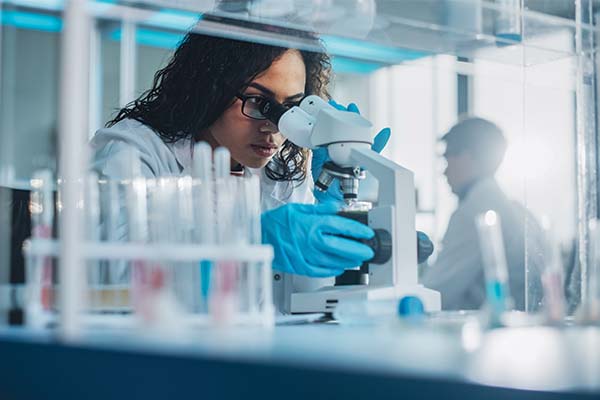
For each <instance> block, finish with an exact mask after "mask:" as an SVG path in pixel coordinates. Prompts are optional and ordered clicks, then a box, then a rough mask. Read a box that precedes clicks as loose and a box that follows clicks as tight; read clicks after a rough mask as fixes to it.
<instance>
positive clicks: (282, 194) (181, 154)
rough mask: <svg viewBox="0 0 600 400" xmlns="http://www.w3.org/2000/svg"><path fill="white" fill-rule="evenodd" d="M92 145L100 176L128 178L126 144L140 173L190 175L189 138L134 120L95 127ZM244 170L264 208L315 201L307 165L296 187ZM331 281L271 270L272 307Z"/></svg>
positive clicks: (286, 303) (123, 274) (286, 305)
mask: <svg viewBox="0 0 600 400" xmlns="http://www.w3.org/2000/svg"><path fill="white" fill-rule="evenodd" d="M91 147H92V169H93V170H95V171H96V172H98V173H99V174H100V176H104V177H108V178H112V179H122V178H128V176H127V171H128V162H127V152H126V151H125V150H126V149H127V148H129V147H134V148H136V149H137V150H138V152H139V154H140V158H141V161H142V175H143V176H144V177H146V178H156V177H161V176H179V175H191V168H192V149H193V146H192V143H191V141H190V140H181V141H178V142H176V143H169V144H166V143H164V142H163V141H162V139H161V138H160V137H159V136H158V135H157V134H156V133H155V132H154V131H153V130H152V129H150V128H149V127H147V126H146V125H144V124H142V123H140V122H139V121H136V120H132V119H126V120H122V121H119V122H118V123H117V124H115V125H114V126H112V127H110V128H103V129H100V130H98V132H96V135H95V136H94V138H93V139H92V141H91ZM245 174H246V175H250V174H258V176H259V178H260V190H261V207H262V211H263V212H264V211H267V210H270V209H273V208H276V207H279V206H281V205H283V204H286V203H308V204H312V203H314V201H315V199H314V197H313V193H312V191H313V179H312V175H311V173H310V165H309V166H308V174H307V177H306V180H305V181H304V182H303V183H302V184H301V185H300V186H296V187H294V183H292V182H276V181H273V180H271V179H269V178H268V177H267V176H266V175H265V172H264V168H260V169H250V168H246V169H245ZM296 184H297V183H296ZM125 225H126V224H125V222H124V221H123V226H122V227H120V228H121V229H122V232H123V235H122V237H124V236H125V232H126V226H125ZM113 275H114V273H113ZM119 275H120V278H119V279H121V280H124V279H126V276H127V274H126V271H125V270H124V269H123V270H122V271H121V273H120V274H119ZM333 281H334V279H333V278H324V279H323V278H310V277H306V276H301V275H294V274H286V273H283V272H279V271H273V301H274V303H275V307H276V308H277V310H278V311H279V312H281V313H287V312H288V311H289V309H290V308H289V300H290V297H291V293H293V292H304V291H309V290H316V289H318V288H319V287H322V286H327V285H332V284H333Z"/></svg>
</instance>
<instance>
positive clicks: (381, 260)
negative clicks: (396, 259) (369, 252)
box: [363, 229, 392, 264]
mask: <svg viewBox="0 0 600 400" xmlns="http://www.w3.org/2000/svg"><path fill="white" fill-rule="evenodd" d="M374 231H375V236H373V237H372V238H371V239H368V240H364V241H363V242H364V243H365V244H366V245H367V246H369V247H370V248H372V249H373V252H374V253H375V256H374V257H373V258H372V259H370V260H368V261H367V262H368V263H369V264H385V263H386V262H388V261H389V259H390V258H392V235H391V234H390V233H389V232H388V231H386V230H385V229H375V230H374Z"/></svg>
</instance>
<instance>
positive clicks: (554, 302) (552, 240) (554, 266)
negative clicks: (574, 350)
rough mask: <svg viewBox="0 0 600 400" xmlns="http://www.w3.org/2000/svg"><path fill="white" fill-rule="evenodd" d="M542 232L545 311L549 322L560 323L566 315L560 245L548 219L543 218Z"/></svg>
mask: <svg viewBox="0 0 600 400" xmlns="http://www.w3.org/2000/svg"><path fill="white" fill-rule="evenodd" d="M542 230H543V237H544V270H543V271H542V288H543V291H544V311H545V313H546V317H547V319H548V321H550V322H554V323H560V322H562V321H563V320H564V318H565V313H566V302H565V295H564V286H563V285H564V274H563V263H562V257H561V253H560V244H559V242H558V240H557V239H556V236H555V235H554V233H553V232H552V224H551V223H550V220H549V219H548V218H547V217H544V218H542Z"/></svg>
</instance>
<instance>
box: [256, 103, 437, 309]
mask: <svg viewBox="0 0 600 400" xmlns="http://www.w3.org/2000/svg"><path fill="white" fill-rule="evenodd" d="M261 111H262V113H263V115H265V116H266V117H267V118H268V119H269V120H271V121H272V122H273V123H275V124H276V125H277V126H278V128H279V131H280V132H281V133H282V134H283V135H284V136H286V137H287V138H288V140H290V141H292V143H294V144H296V145H298V146H300V147H306V148H310V149H315V148H318V147H326V148H327V151H328V153H329V157H330V158H331V161H330V162H327V163H325V165H324V166H323V171H322V172H321V174H320V176H319V177H318V179H317V181H316V183H315V186H316V188H317V190H322V191H326V190H327V189H328V188H329V186H330V185H331V184H335V183H337V182H336V180H337V181H339V185H340V188H341V191H342V193H343V196H344V202H345V203H346V207H344V211H342V212H341V213H340V215H342V216H345V217H349V218H353V219H356V220H358V221H359V222H362V223H365V224H367V225H369V226H370V227H371V228H372V229H373V230H374V231H375V237H374V238H373V239H372V240H371V241H369V243H367V244H368V245H370V246H371V247H372V248H373V250H374V252H375V257H374V258H373V259H372V260H369V261H368V262H367V263H365V264H363V265H362V266H360V268H359V269H353V270H347V271H346V272H345V273H344V274H342V275H341V276H339V277H338V278H336V284H335V285H334V286H329V287H324V288H321V289H319V290H317V291H312V292H300V293H293V294H292V298H291V302H290V307H291V310H290V311H291V312H292V313H313V312H324V313H332V312H333V311H334V310H335V308H336V306H337V305H338V304H340V303H342V302H346V301H369V300H393V299H400V298H402V297H404V296H416V297H418V298H419V299H420V300H421V301H422V302H423V304H424V306H425V309H426V310H427V311H439V310H440V305H441V299H440V294H439V293H438V292H436V291H434V290H431V289H427V288H425V287H423V286H422V285H420V284H419V283H418V269H417V242H416V240H417V239H416V234H415V232H416V230H415V212H416V206H415V187H414V176H413V173H412V171H410V170H408V169H406V168H403V167H402V166H400V165H398V164H396V163H394V162H393V161H391V160H389V159H387V158H385V157H383V156H382V155H380V154H378V153H377V152H375V151H373V150H371V145H372V144H373V134H372V124H371V123H370V122H369V121H368V120H366V119H365V118H364V117H362V116H360V115H359V114H357V113H353V112H348V111H343V110H338V109H336V108H335V107H333V106H332V105H330V104H329V103H327V102H326V101H325V100H323V99H321V98H320V97H318V96H314V95H312V96H307V97H306V98H304V99H303V100H302V101H301V102H300V104H299V105H298V106H294V107H292V108H289V109H288V108H287V107H285V106H283V105H281V104H279V103H278V102H277V101H275V100H269V101H266V102H265V103H264V104H263V105H262V108H261ZM365 170H366V171H368V172H369V173H370V174H371V175H372V176H373V177H374V178H376V179H377V181H378V182H379V185H378V186H379V189H378V196H377V203H376V205H375V206H374V207H372V208H371V209H370V210H368V211H365V210H364V209H363V210H362V211H358V210H357V208H356V207H355V205H357V204H359V203H358V202H357V199H358V191H359V183H360V180H362V179H364V178H365Z"/></svg>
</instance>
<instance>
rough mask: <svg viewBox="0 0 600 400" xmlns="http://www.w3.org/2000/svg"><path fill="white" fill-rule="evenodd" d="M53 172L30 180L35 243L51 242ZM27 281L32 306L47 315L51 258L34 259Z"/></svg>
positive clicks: (51, 297)
mask: <svg viewBox="0 0 600 400" xmlns="http://www.w3.org/2000/svg"><path fill="white" fill-rule="evenodd" d="M52 182H53V178H52V172H51V171H50V170H47V169H45V170H40V171H37V172H35V173H34V174H33V178H32V179H31V188H32V190H31V199H30V202H29V211H30V213H31V224H32V229H31V236H32V237H33V238H35V239H51V238H52V223H53V219H54V191H53V187H52ZM33 260H34V262H33V265H32V267H33V268H32V269H31V271H29V272H28V275H29V277H28V280H29V281H30V282H31V286H30V287H31V290H30V293H29V296H30V302H29V304H30V306H31V307H33V308H35V309H39V308H41V310H45V311H48V310H50V309H51V308H52V307H53V305H54V295H53V284H52V275H53V274H52V270H53V269H52V258H51V257H48V256H35V257H34V258H33Z"/></svg>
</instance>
